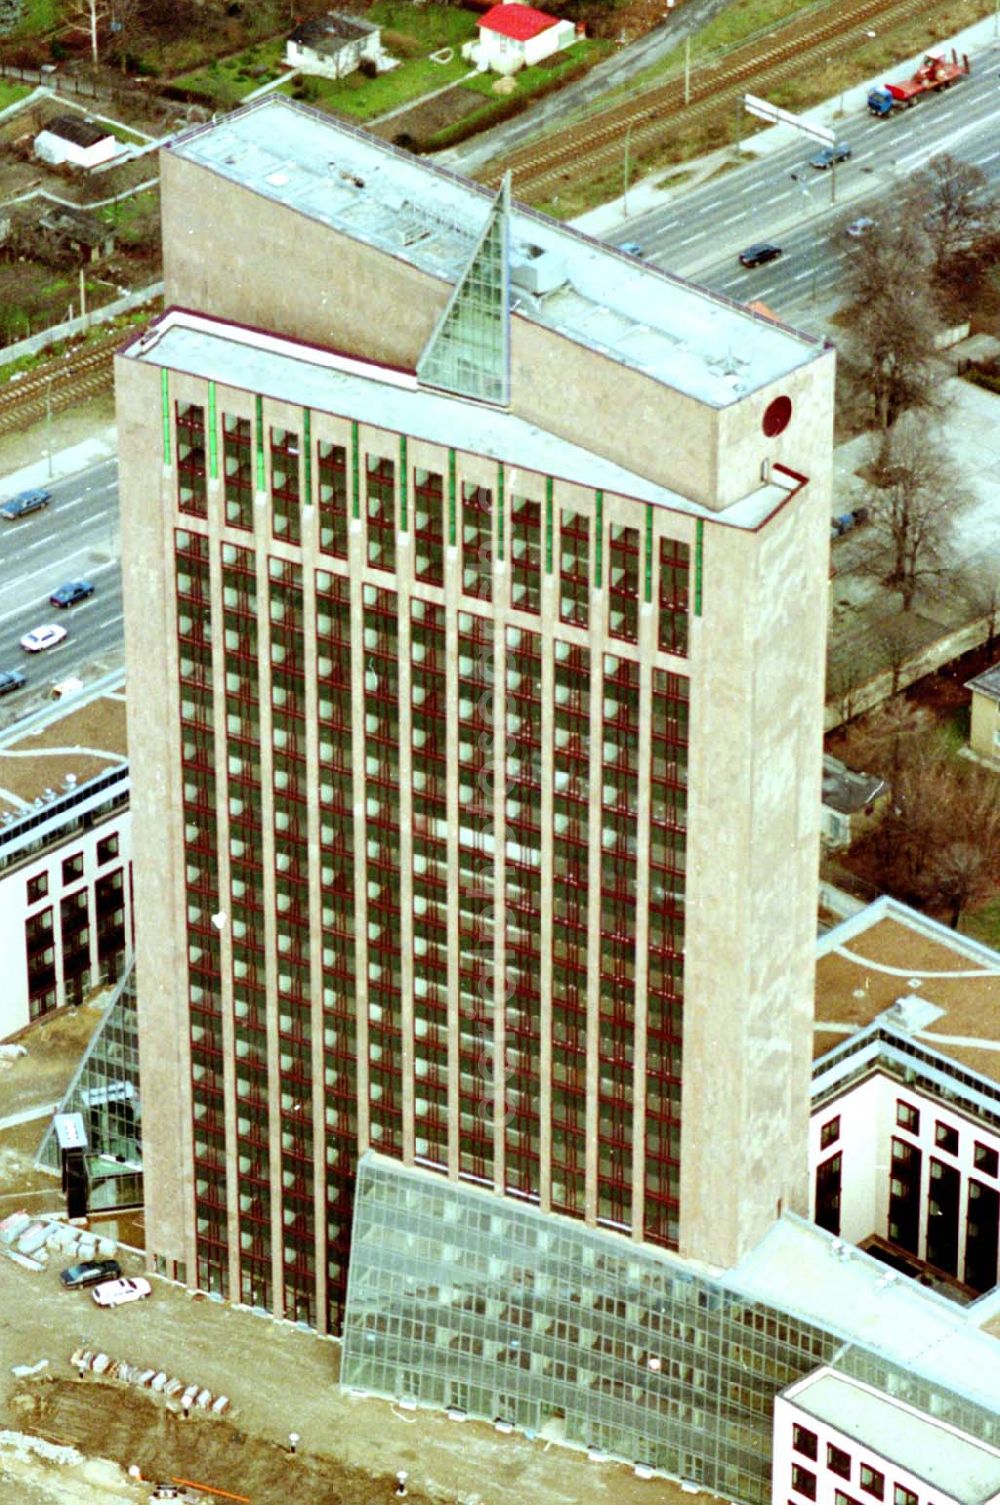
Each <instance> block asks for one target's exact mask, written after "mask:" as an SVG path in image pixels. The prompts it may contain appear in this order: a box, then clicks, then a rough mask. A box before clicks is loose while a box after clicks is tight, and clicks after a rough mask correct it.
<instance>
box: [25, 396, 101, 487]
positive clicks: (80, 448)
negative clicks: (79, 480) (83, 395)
mask: <svg viewBox="0 0 1000 1505" xmlns="http://www.w3.org/2000/svg"><path fill="white" fill-rule="evenodd" d="M114 411H115V403H114V394H113V393H111V392H108V393H105V394H104V395H102V396H101V397H95V398H93V399H91V401H90V402H85V403H81V404H80V405H79V406H78V407H74V408H69V409H67V411H66V412H65V413H56V414H54V415H53V417H52V424H51V440H52V459H51V464H50V462H49V457H48V453H47V444H46V435H45V423H44V421H43V422H41V423H36V424H33V425H32V426H31V428H29V429H25V430H23V431H22V432H21V433H18V434H4V436H3V437H2V438H0V496H10V495H11V494H12V493H13V492H17V491H24V490H26V489H27V488H28V487H29V486H46V485H48V483H49V482H50V481H61V480H64V479H65V478H66V476H72V475H76V474H77V472H78V471H81V470H86V469H87V467H88V466H90V465H96V464H98V463H99V462H100V461H101V460H111V459H113V458H114V457H115V455H117V453H118V430H117V428H116V426H115V423H114Z"/></svg>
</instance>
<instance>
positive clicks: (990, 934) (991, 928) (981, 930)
mask: <svg viewBox="0 0 1000 1505" xmlns="http://www.w3.org/2000/svg"><path fill="white" fill-rule="evenodd" d="M958 928H959V930H960V931H961V932H962V934H963V935H971V936H972V939H973V940H975V941H982V943H983V945H984V946H993V947H995V948H996V949H998V950H1000V899H991V900H990V902H989V903H988V904H984V905H983V906H982V908H980V909H975V910H972V911H971V912H969V913H967V914H964V915H963V916H962V918H961V920H960V921H959V927H958Z"/></svg>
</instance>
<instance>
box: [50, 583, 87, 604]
mask: <svg viewBox="0 0 1000 1505" xmlns="http://www.w3.org/2000/svg"><path fill="white" fill-rule="evenodd" d="M93 594H94V587H93V586H92V585H91V583H90V581H89V580H70V581H68V582H67V583H66V584H65V585H60V587H59V589H58V590H54V591H53V592H52V594H51V596H50V597H49V600H50V601H51V602H52V605H53V606H75V605H76V603H77V602H78V601H86V599H87V597H88V596H92V595H93Z"/></svg>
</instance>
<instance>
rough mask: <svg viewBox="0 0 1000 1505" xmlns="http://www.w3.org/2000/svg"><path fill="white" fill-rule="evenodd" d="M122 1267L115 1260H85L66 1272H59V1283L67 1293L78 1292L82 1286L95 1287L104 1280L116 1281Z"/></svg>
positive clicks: (71, 1266)
mask: <svg viewBox="0 0 1000 1505" xmlns="http://www.w3.org/2000/svg"><path fill="white" fill-rule="evenodd" d="M121 1273H122V1267H121V1265H120V1264H119V1263H118V1261H117V1260H116V1259H85V1260H82V1261H81V1262H80V1264H78V1265H70V1267H69V1269H68V1270H60V1271H59V1281H60V1284H61V1285H62V1286H64V1287H65V1289H66V1290H67V1291H79V1290H82V1289H83V1287H84V1286H96V1285H100V1283H101V1282H102V1281H104V1280H117V1279H118V1278H119V1277H120V1275H121Z"/></svg>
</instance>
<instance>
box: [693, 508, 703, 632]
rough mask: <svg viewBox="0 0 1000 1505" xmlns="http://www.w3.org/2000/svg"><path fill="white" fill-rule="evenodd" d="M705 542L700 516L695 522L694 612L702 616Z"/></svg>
mask: <svg viewBox="0 0 1000 1505" xmlns="http://www.w3.org/2000/svg"><path fill="white" fill-rule="evenodd" d="M704 542H705V523H704V519H702V518H700V517H699V519H698V521H697V522H696V523H695V534H694V614H695V616H696V617H700V616H701V564H702V560H701V551H702V545H703V544H704Z"/></svg>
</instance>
